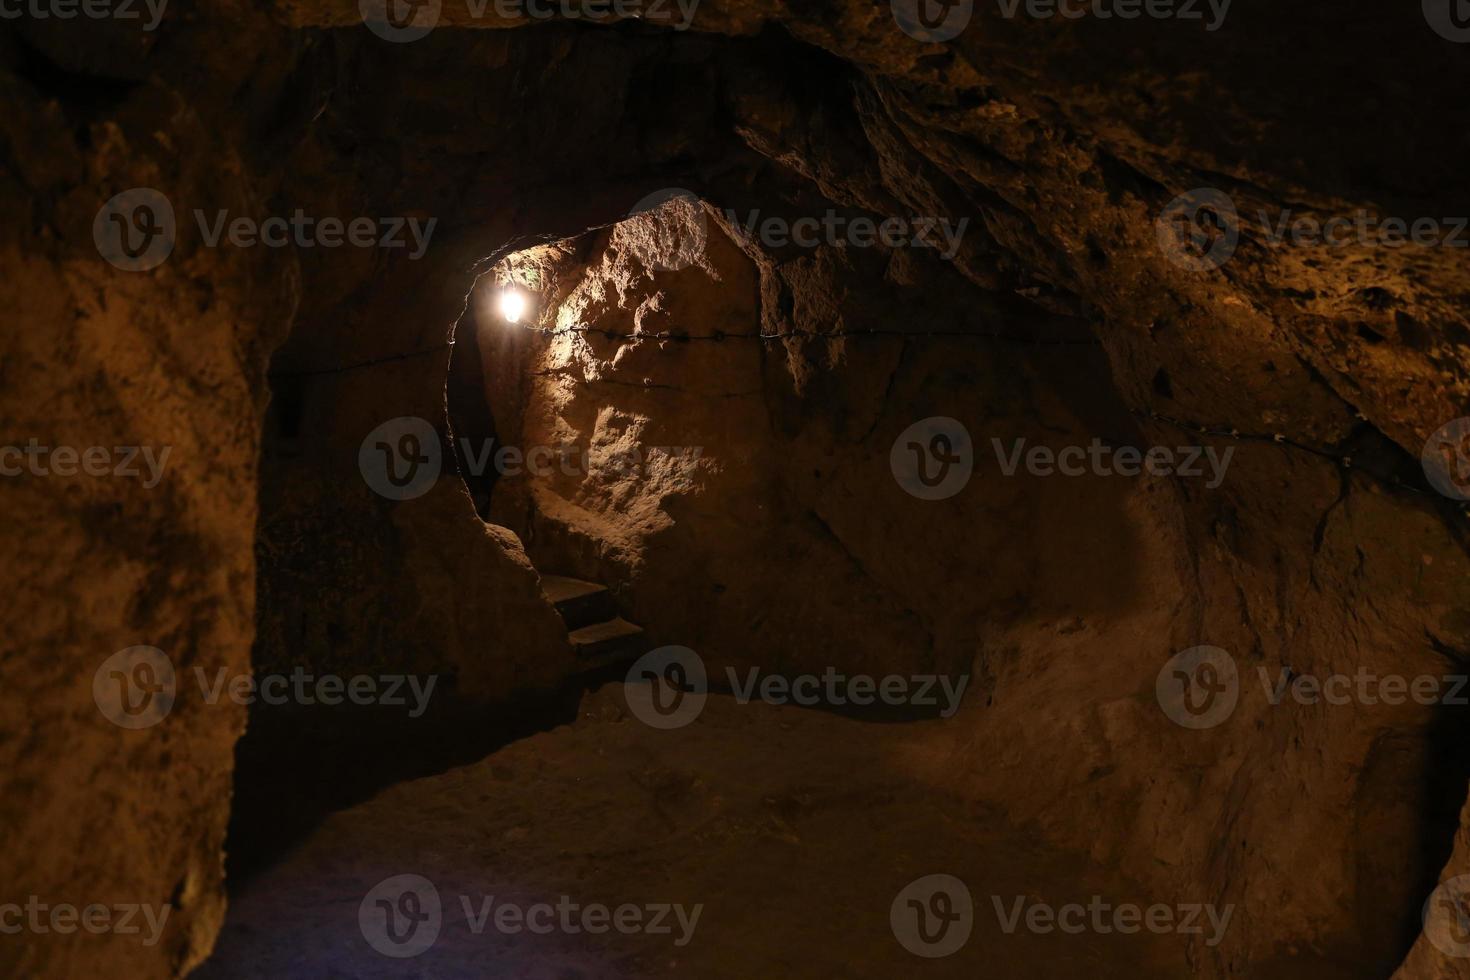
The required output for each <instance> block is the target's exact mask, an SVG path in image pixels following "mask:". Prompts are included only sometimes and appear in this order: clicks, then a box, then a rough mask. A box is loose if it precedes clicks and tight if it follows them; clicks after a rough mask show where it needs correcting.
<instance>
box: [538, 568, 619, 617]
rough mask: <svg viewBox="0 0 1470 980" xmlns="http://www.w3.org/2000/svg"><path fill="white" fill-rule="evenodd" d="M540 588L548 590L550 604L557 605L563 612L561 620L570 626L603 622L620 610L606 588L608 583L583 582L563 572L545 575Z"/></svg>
mask: <svg viewBox="0 0 1470 980" xmlns="http://www.w3.org/2000/svg"><path fill="white" fill-rule="evenodd" d="M541 590H542V591H543V592H545V593H546V597H547V598H548V599H550V600H551V604H552V605H554V606H556V611H557V612H559V613H561V618H562V622H564V623H566V624H567V629H568V630H578V629H581V628H582V627H584V626H591V625H592V624H594V623H603V622H606V621H608V620H610V619H614V618H615V617H616V616H617V614H618V610H617V606H616V605H615V604H614V603H613V598H612V593H611V592H609V591H608V590H607V586H605V585H598V584H597V583H596V582H583V581H582V580H581V579H575V578H568V577H566V576H564V575H543V576H541Z"/></svg>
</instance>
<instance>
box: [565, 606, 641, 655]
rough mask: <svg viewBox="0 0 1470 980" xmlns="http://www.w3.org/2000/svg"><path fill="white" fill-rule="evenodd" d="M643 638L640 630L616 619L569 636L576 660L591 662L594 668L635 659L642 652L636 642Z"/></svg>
mask: <svg viewBox="0 0 1470 980" xmlns="http://www.w3.org/2000/svg"><path fill="white" fill-rule="evenodd" d="M642 637H643V627H641V626H638V625H635V624H633V623H630V622H628V621H627V620H626V619H623V618H621V617H617V616H615V617H613V618H612V619H609V620H607V621H606V622H602V623H593V624H591V625H590V626H583V627H581V628H580V629H575V630H572V632H571V633H570V634H569V639H571V641H572V650H573V651H574V652H575V653H576V654H577V659H578V660H581V661H584V662H586V661H591V662H593V663H592V665H593V666H600V665H602V664H608V663H616V662H618V661H620V660H635V659H637V658H638V656H639V655H640V654H641V653H642V652H643V651H642V645H641V644H640V643H639V642H638V641H639V640H641V639H642Z"/></svg>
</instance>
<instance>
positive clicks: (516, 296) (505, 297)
mask: <svg viewBox="0 0 1470 980" xmlns="http://www.w3.org/2000/svg"><path fill="white" fill-rule="evenodd" d="M525 312H526V294H525V293H523V292H521V291H520V290H519V289H511V288H507V289H503V290H501V292H500V315H501V316H503V317H505V320H506V322H507V323H519V322H520V319H521V317H522V316H523V315H524V314H525Z"/></svg>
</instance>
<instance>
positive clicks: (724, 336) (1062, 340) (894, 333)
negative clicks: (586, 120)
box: [268, 326, 1100, 378]
mask: <svg viewBox="0 0 1470 980" xmlns="http://www.w3.org/2000/svg"><path fill="white" fill-rule="evenodd" d="M528 332H530V333H538V334H541V335H542V336H546V337H557V336H562V335H565V334H573V333H581V334H597V335H600V336H603V337H607V338H609V339H614V340H669V341H674V342H677V343H683V342H685V341H701V340H704V341H714V342H716V343H722V342H724V341H727V340H787V339H790V338H805V339H809V340H825V339H834V340H835V339H838V338H845V337H954V338H974V339H976V340H995V341H1000V342H1003V343H1011V344H1022V345H1028V344H1029V345H1035V346H1038V347H1058V346H1061V347H1096V346H1098V344H1099V343H1100V342H1099V341H1098V340H1095V339H1093V338H1089V337H1027V336H1024V335H1020V334H1002V333H994V332H987V331H980V330H834V331H831V332H823V331H820V330H786V331H782V332H781V333H760V334H756V333H749V334H744V333H725V332H724V331H716V332H715V333H711V334H685V333H673V332H671V331H663V332H660V333H632V334H629V333H620V332H618V331H616V330H605V329H603V328H601V327H589V326H575V327H558V328H555V329H552V330H537V329H535V328H530V329H529V330H528ZM453 346H454V341H452V340H451V341H448V342H447V343H443V344H437V345H435V346H433V347H425V348H423V349H421V350H413V351H408V352H407V353H403V354H390V355H388V356H386V357H376V358H372V359H370V360H366V361H354V362H353V363H351V364H341V365H335V366H333V367H323V368H299V369H296V370H290V371H285V370H281V371H271V372H269V375H268V376H269V377H272V378H300V377H311V376H314V375H323V374H344V373H346V372H348V371H359V370H361V369H363V368H369V367H375V366H377V365H379V364H391V363H392V362H394V361H406V360H409V359H410V358H414V357H425V356H427V355H429V354H437V353H439V352H440V351H445V350H448V349H449V348H451V347H453Z"/></svg>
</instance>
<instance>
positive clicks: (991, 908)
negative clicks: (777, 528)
mask: <svg viewBox="0 0 1470 980" xmlns="http://www.w3.org/2000/svg"><path fill="white" fill-rule="evenodd" d="M622 690H623V688H622V685H620V684H617V683H611V684H607V685H605V686H603V687H602V688H600V689H598V690H597V691H595V692H593V693H591V694H590V695H588V696H587V697H586V698H585V699H584V700H583V701H582V703H581V705H580V708H579V710H578V712H577V716H578V717H577V719H576V721H575V723H574V724H571V725H567V726H562V727H559V728H557V729H555V730H552V731H548V732H544V733H542V734H538V735H533V736H531V737H528V738H525V739H522V740H520V741H517V742H515V743H513V744H508V745H505V746H504V747H502V748H500V749H498V750H496V751H494V752H493V753H491V754H490V755H488V756H486V757H485V758H483V759H481V760H479V761H477V762H473V763H471V764H467V765H464V766H462V767H460V768H455V769H451V770H449V771H445V772H442V773H439V774H436V775H430V776H426V777H424V778H420V779H415V780H412V781H409V782H403V783H400V784H398V785H395V786H391V787H388V788H386V789H384V790H383V791H381V792H380V793H378V794H377V795H376V796H374V797H373V798H372V799H370V800H367V801H366V802H363V803H360V804H358V805H354V806H351V807H349V808H346V809H343V810H340V811H338V812H335V813H332V814H330V815H329V816H327V817H326V818H325V819H324V820H323V822H322V823H321V825H320V826H319V827H317V828H316V829H315V830H314V831H313V832H311V833H310V834H309V835H308V836H307V837H306V838H305V839H304V840H302V842H301V844H300V846H299V847H297V848H296V849H294V850H293V851H292V853H290V854H289V855H287V856H286V857H285V858H284V859H282V860H280V861H278V862H277V863H275V864H274V866H272V867H270V868H268V869H263V870H261V871H260V872H259V873H257V874H256V875H255V876H254V877H252V878H251V879H250V880H249V881H247V882H245V883H244V884H243V885H242V886H241V887H240V888H239V889H238V890H237V892H236V894H235V895H234V896H233V897H232V899H231V903H230V909H229V913H228V917H227V919H226V922H225V925H224V928H223V930H222V932H221V934H220V937H219V941H218V944H217V946H216V950H215V953H214V955H213V956H212V958H211V959H210V960H209V961H208V962H207V963H206V964H204V966H203V967H202V968H201V969H200V970H199V971H198V972H197V973H196V974H195V976H198V977H203V978H206V980H226V978H236V977H240V978H244V977H250V978H255V977H260V976H289V977H297V976H301V977H305V976H312V977H319V976H337V977H349V976H350V977H358V978H378V977H382V978H387V977H404V976H421V977H436V978H441V980H448V978H477V980H478V978H481V977H486V976H496V977H517V978H519V977H525V978H548V980H549V978H558V980H560V978H591V977H597V978H611V977H652V976H694V977H702V978H706V977H707V978H731V980H734V978H740V980H744V978H746V977H750V976H775V977H833V976H841V977H854V978H873V980H878V978H882V980H889V978H892V977H900V976H902V977H909V976H932V977H964V978H970V977H976V976H994V977H1005V978H1007V980H1042V978H1046V980H1052V978H1056V977H1073V976H1079V975H1085V976H1089V977H1092V978H1096V980H1125V978H1126V980H1164V978H1168V980H1177V978H1179V977H1185V976H1191V975H1194V973H1195V971H1194V970H1193V969H1192V968H1191V965H1190V961H1189V959H1188V958H1187V957H1186V950H1185V942H1184V941H1183V939H1182V938H1181V936H1180V935H1178V934H1176V933H1172V932H1170V933H1164V932H1160V933H1156V934H1150V933H1149V932H1147V931H1140V932H1136V933H1126V934H1125V933H1123V932H1120V931H1117V930H1112V931H1109V932H1099V931H1092V930H1083V931H1081V932H1063V931H1061V930H1059V929H1057V928H1055V926H1053V927H1052V928H1050V929H1044V930H1043V929H1032V928H1028V927H1027V925H1026V921H1025V919H1024V918H1021V919H1015V918H1008V917H1011V916H1014V915H1015V914H1016V913H1017V912H1020V913H1021V914H1022V915H1023V916H1024V915H1026V914H1027V910H1029V909H1032V908H1035V907H1036V906H1038V905H1044V906H1048V907H1052V908H1060V907H1061V906H1064V905H1066V904H1069V903H1078V904H1086V903H1088V902H1090V901H1092V900H1093V899H1094V897H1096V898H1097V900H1098V901H1100V902H1104V903H1109V904H1112V905H1115V906H1116V905H1121V904H1125V903H1126V904H1136V905H1139V906H1147V905H1149V904H1151V898H1150V896H1149V895H1148V894H1147V893H1146V892H1144V891H1143V890H1141V889H1140V888H1139V887H1138V886H1137V885H1135V884H1134V883H1132V882H1131V881H1129V880H1127V879H1126V878H1125V877H1123V876H1122V875H1121V874H1119V872H1117V870H1116V869H1113V868H1109V867H1106V866H1104V865H1102V864H1099V863H1098V862H1097V861H1095V860H1093V859H1091V858H1089V857H1086V856H1083V855H1077V854H1072V853H1067V852H1062V851H1059V850H1057V849H1056V848H1054V847H1051V846H1049V845H1046V844H1044V843H1043V842H1041V840H1040V839H1039V837H1037V835H1035V834H1034V833H1032V832H1028V831H1025V830H1022V829H1019V828H1016V827H1014V826H1011V825H1009V824H1008V823H1007V822H1006V821H1005V820H1004V818H1003V817H1002V816H1001V815H1000V814H999V813H998V812H996V811H995V810H993V809H991V808H989V807H986V806H984V805H983V804H979V803H975V802H970V801H964V800H961V799H958V798H956V797H954V796H951V795H949V794H947V793H944V792H942V791H940V790H937V789H935V788H934V787H932V786H930V785H928V784H926V783H925V782H924V781H923V780H922V779H921V778H919V777H918V776H916V772H918V771H920V770H921V769H922V767H921V766H918V765H916V762H917V761H918V760H919V759H922V758H932V757H933V755H934V754H935V753H936V752H942V751H943V746H944V745H945V744H946V743H945V739H946V738H947V735H946V731H947V729H946V728H945V727H944V726H943V725H942V724H941V723H925V722H916V723H914V724H911V725H907V726H895V725H885V724H873V723H868V722H860V721H856V720H852V719H847V718H842V717H840V716H837V715H834V714H831V713H827V712H817V711H808V710H804V709H801V708H797V707H793V706H778V705H769V704H764V703H761V702H758V701H757V702H752V703H750V704H739V703H737V702H736V701H735V700H734V699H731V698H728V697H724V696H720V695H712V696H711V697H710V698H709V701H708V703H707V704H706V706H705V708H704V710H703V711H702V713H700V715H699V716H698V718H697V719H696V720H695V721H694V722H693V723H691V724H688V725H687V726H685V727H682V728H680V729H678V730H667V731H666V730H658V729H654V728H651V727H649V726H647V725H643V724H641V723H639V722H638V721H637V720H636V719H635V718H633V717H632V716H631V715H630V714H629V712H628V709H627V705H626V702H625V700H624V698H623V694H622ZM934 875H951V876H954V878H955V879H958V880H959V881H960V882H963V884H964V886H965V889H966V892H965V894H968V896H969V899H970V901H971V903H972V905H971V907H972V909H973V915H972V926H973V928H972V931H971V932H970V934H969V936H968V938H967V940H965V941H964V942H963V943H960V944H959V945H958V946H957V948H955V949H954V950H953V952H951V953H950V954H949V955H945V956H943V957H939V958H928V957H921V956H917V955H914V954H913V953H912V952H910V951H909V949H906V948H905V943H914V942H919V943H920V944H921V945H922V942H923V941H922V939H919V940H916V939H915V938H914V937H915V936H916V935H917V930H918V929H919V928H920V926H919V924H918V915H917V913H918V910H919V909H921V908H928V909H929V910H930V911H931V912H933V913H935V915H936V916H937V915H940V914H951V915H952V914H953V909H954V908H955V906H953V905H945V904H943V903H942V902H940V903H936V902H935V901H934V900H933V898H932V896H931V898H930V899H929V901H928V902H927V904H926V903H917V904H915V903H910V902H906V901H903V899H904V897H905V896H910V897H911V896H913V895H915V894H917V893H916V892H914V891H912V890H911V889H912V888H913V887H915V886H916V885H919V884H920V882H921V881H922V880H924V879H929V877H930V876H934ZM408 876H413V877H411V878H410V877H408ZM410 892H411V893H412V896H413V900H412V901H409V900H408V897H409V894H410ZM953 894H960V893H957V892H956V893H953ZM538 907H540V908H543V909H547V910H548V911H544V912H541V913H536V912H533V911H532V910H534V909H536V908H538ZM599 907H602V908H605V909H606V910H609V912H610V911H611V910H618V909H620V908H625V907H632V908H634V909H636V910H638V915H639V916H640V918H639V919H638V920H637V921H638V922H647V923H649V924H650V926H651V924H652V923H653V921H654V918H653V917H654V916H655V915H657V916H659V921H660V922H663V923H665V926H664V927H661V928H662V929H664V930H665V931H660V929H654V928H651V927H650V928H649V929H647V930H645V929H642V928H641V927H629V928H623V929H618V928H607V927H606V925H605V923H606V921H607V920H606V919H602V918H599V919H594V918H590V917H589V918H583V916H584V915H587V916H590V915H591V914H592V913H591V910H593V909H596V908H599ZM662 907H667V908H668V909H669V910H670V911H668V912H666V913H659V912H658V911H657V910H658V909H659V908H662ZM563 908H565V909H567V910H568V911H567V912H565V913H563V912H562V911H560V910H561V909H563ZM696 909H697V910H698V912H697V918H696V917H695V916H696V913H695V910H696ZM678 910H682V912H683V918H682V919H680V918H679V911H678ZM522 916H524V918H522ZM548 917H551V918H548ZM621 921H623V922H624V923H625V925H627V924H629V923H633V922H634V919H633V917H632V913H631V912H630V913H628V916H627V918H625V919H623V920H621ZM568 922H569V923H571V924H572V927H571V928H568V927H566V926H564V925H562V923H568ZM926 922H928V923H929V924H930V925H933V924H934V923H937V922H938V918H934V919H928V920H926ZM531 923H539V925H540V926H541V927H542V928H539V929H531V928H528V926H529V925H530V924H531ZM548 923H551V927H550V928H545V927H546V926H547V924H548ZM1008 923H1009V924H1008ZM583 925H585V926H587V927H588V928H582V926H583ZM599 927H600V931H598V928H599ZM420 928H422V932H420ZM1227 928H1228V926H1227ZM936 935H937V936H939V937H941V938H940V939H939V940H938V941H940V942H942V941H944V940H943V938H942V937H944V936H945V935H947V932H945V930H943V929H931V930H930V936H931V938H932V937H933V936H936ZM905 937H906V938H905ZM923 948H926V949H931V950H932V949H933V947H927V946H925V947H923ZM1198 953H1199V951H1198V950H1197V954H1198ZM405 954H411V958H409V957H408V956H406V955H405ZM1258 975H1259V976H1263V977H1264V976H1268V975H1269V976H1270V977H1271V978H1272V980H1285V978H1288V977H1290V978H1293V980H1295V978H1299V977H1302V976H1313V977H1321V978H1324V980H1347V978H1362V977H1364V976H1365V975H1364V974H1363V973H1362V971H1361V970H1357V971H1354V970H1353V969H1351V967H1350V966H1349V967H1342V966H1328V965H1327V964H1317V963H1312V964H1305V963H1301V962H1295V963H1288V964H1283V965H1282V967H1281V969H1280V971H1279V972H1278V971H1274V970H1273V971H1272V972H1269V974H1268V973H1261V974H1258Z"/></svg>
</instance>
